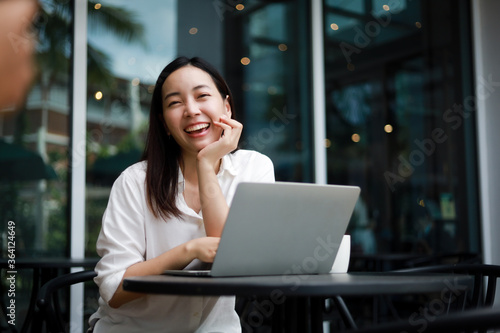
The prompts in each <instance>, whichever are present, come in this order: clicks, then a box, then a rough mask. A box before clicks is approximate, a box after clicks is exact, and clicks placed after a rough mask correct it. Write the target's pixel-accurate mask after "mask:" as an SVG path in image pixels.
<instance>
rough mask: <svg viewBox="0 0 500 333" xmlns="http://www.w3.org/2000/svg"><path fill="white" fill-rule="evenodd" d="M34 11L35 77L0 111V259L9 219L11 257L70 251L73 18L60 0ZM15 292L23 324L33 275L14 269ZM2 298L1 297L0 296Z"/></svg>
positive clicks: (57, 254) (43, 3)
mask: <svg viewBox="0 0 500 333" xmlns="http://www.w3.org/2000/svg"><path fill="white" fill-rule="evenodd" d="M40 5H41V7H40V12H39V13H38V14H37V18H36V19H35V24H34V28H35V32H36V33H37V36H36V43H35V44H36V45H35V63H36V74H35V77H34V80H33V83H32V87H31V90H30V91H29V93H28V95H27V97H26V101H25V103H24V105H22V106H21V107H20V108H18V109H16V110H12V109H4V110H0V178H1V180H0V198H1V200H0V220H1V222H2V223H1V228H0V235H1V238H0V243H1V247H2V257H3V258H6V257H7V254H8V251H7V240H8V237H7V225H8V221H13V222H14V223H15V233H16V235H15V236H16V237H15V254H16V259H23V258H34V257H65V256H66V255H67V254H68V250H69V244H68V237H67V233H68V227H69V224H68V185H69V184H68V144H69V140H70V133H69V118H70V113H71V112H70V94H71V75H70V68H71V65H70V64H71V57H72V54H71V49H72V36H71V29H70V27H71V23H72V20H73V15H72V11H71V7H70V5H69V3H68V2H67V1H50V0H45V1H41V2H40ZM29 38H35V36H34V35H33V36H29ZM3 272H4V271H3V270H2V276H3ZM4 281H6V279H5V278H2V283H4ZM16 286H17V289H16V314H17V317H16V319H17V320H16V322H17V323H22V322H23V320H24V314H25V312H26V308H27V303H28V302H27V301H28V300H29V299H30V291H31V286H32V272H31V271H30V270H27V269H20V270H18V272H17V275H16ZM4 296H5V297H6V294H2V297H4ZM17 300H19V302H18V301H17ZM24 300H26V302H25V301H24ZM4 304H7V303H4ZM18 328H19V329H20V324H19V325H18Z"/></svg>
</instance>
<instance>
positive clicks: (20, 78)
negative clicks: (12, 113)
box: [0, 0, 38, 110]
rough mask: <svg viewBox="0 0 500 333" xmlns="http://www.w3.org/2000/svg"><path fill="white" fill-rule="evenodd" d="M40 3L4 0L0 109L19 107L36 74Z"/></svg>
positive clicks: (0, 27) (0, 0)
mask: <svg viewBox="0 0 500 333" xmlns="http://www.w3.org/2000/svg"><path fill="white" fill-rule="evenodd" d="M37 12H38V1H37V0H0V110H2V109H5V108H18V107H19V106H20V104H21V103H22V102H23V100H24V98H25V96H26V92H27V90H28V88H29V86H30V83H31V80H32V78H33V74H34V65H33V50H34V42H35V35H34V33H33V31H32V23H33V20H34V19H35V18H36V14H37Z"/></svg>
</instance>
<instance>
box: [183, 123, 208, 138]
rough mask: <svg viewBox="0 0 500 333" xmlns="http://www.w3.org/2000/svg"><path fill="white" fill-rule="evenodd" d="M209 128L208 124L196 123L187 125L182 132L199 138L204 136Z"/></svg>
mask: <svg viewBox="0 0 500 333" xmlns="http://www.w3.org/2000/svg"><path fill="white" fill-rule="evenodd" d="M209 127H210V123H198V124H193V125H189V126H188V127H186V128H185V129H184V132H186V133H187V134H189V135H191V136H199V135H203V134H205V133H206V132H207V131H208V129H209Z"/></svg>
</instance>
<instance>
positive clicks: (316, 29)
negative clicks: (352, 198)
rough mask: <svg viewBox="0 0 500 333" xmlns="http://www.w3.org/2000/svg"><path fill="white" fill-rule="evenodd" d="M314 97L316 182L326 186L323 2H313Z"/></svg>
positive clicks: (316, 0)
mask: <svg viewBox="0 0 500 333" xmlns="http://www.w3.org/2000/svg"><path fill="white" fill-rule="evenodd" d="M311 16H312V17H311V25H312V26H311V34H312V36H311V40H312V57H311V59H312V95H313V101H312V105H313V117H314V118H313V133H314V134H313V135H314V137H313V142H314V181H315V183H317V184H326V182H327V172H326V170H327V168H326V147H325V138H326V122H325V118H326V117H325V112H326V108H325V56H324V45H323V40H324V39H323V0H313V1H312V2H311Z"/></svg>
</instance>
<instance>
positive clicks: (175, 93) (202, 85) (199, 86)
mask: <svg viewBox="0 0 500 333" xmlns="http://www.w3.org/2000/svg"><path fill="white" fill-rule="evenodd" d="M205 88H208V89H210V86H209V85H206V84H200V85H197V86H196V87H194V88H193V89H192V90H193V91H195V90H199V89H205ZM180 94H181V93H180V92H178V91H174V92H171V93H168V94H166V95H165V98H164V100H167V99H168V98H170V97H172V96H179V95H180Z"/></svg>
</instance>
